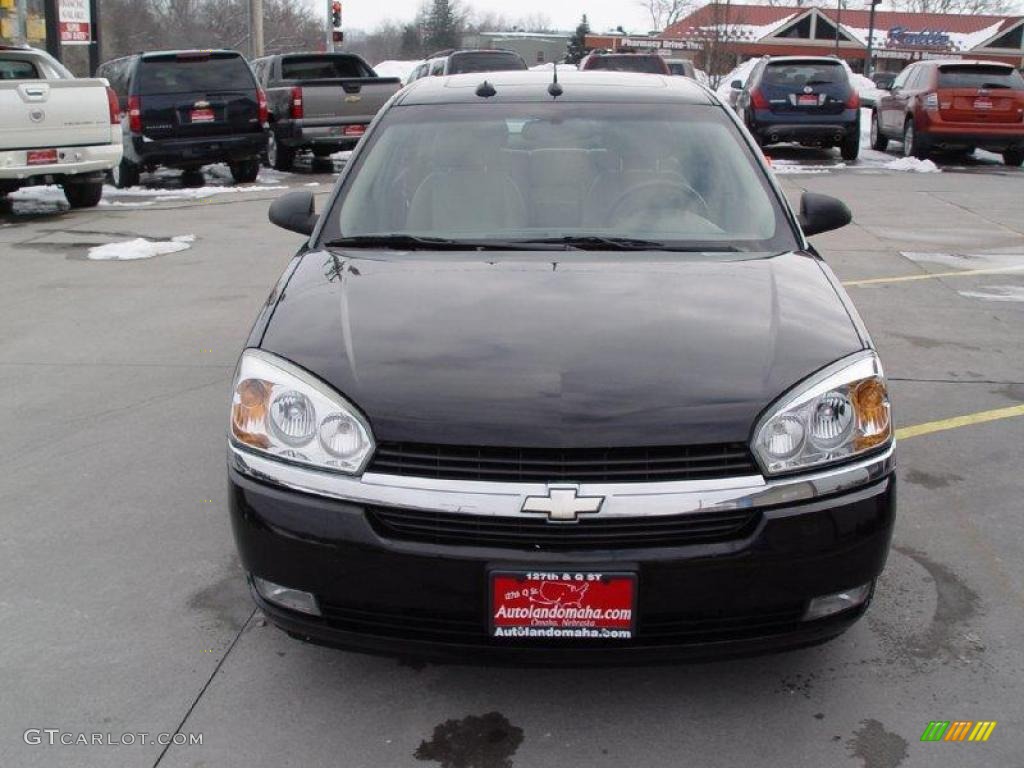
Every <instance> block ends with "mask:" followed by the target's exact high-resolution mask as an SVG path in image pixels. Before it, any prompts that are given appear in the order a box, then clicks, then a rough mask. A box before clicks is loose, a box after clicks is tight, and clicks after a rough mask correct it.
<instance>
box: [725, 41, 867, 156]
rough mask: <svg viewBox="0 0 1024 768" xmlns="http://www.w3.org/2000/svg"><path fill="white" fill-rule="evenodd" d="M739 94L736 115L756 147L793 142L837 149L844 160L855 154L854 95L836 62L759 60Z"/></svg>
mask: <svg viewBox="0 0 1024 768" xmlns="http://www.w3.org/2000/svg"><path fill="white" fill-rule="evenodd" d="M732 87H733V88H734V89H736V90H738V91H740V92H741V93H740V95H739V98H738V99H737V100H736V111H737V112H739V114H740V117H741V118H742V119H743V122H744V123H746V125H747V128H748V129H749V130H750V132H751V133H752V134H753V136H754V138H755V139H756V140H757V142H758V144H760V145H761V146H765V145H768V144H778V143H780V142H785V141H794V142H798V143H800V144H803V145H804V146H809V147H839V150H840V152H841V153H842V156H843V159H844V160H856V159H857V155H858V154H860V96H858V95H857V90H856V89H855V88H854V87H853V85H852V84H851V83H850V78H849V77H848V76H847V74H846V68H845V67H844V66H843V64H842V62H841V61H839V60H838V59H833V58H828V57H818V56H799V57H796V56H794V57H789V56H786V57H778V58H771V59H764V60H763V61H761V62H760V63H758V64H757V66H755V67H754V70H753V72H751V74H750V77H749V78H748V80H747V83H746V85H744V84H743V83H741V82H740V81H738V80H737V81H734V82H733V83H732Z"/></svg>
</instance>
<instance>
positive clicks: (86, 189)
mask: <svg viewBox="0 0 1024 768" xmlns="http://www.w3.org/2000/svg"><path fill="white" fill-rule="evenodd" d="M64 197H65V198H67V201H68V205H70V206H71V207H72V208H95V207H96V206H97V205H99V204H100V200H101V199H102V198H103V182H102V181H89V182H84V183H83V182H79V183H77V184H65V185H64Z"/></svg>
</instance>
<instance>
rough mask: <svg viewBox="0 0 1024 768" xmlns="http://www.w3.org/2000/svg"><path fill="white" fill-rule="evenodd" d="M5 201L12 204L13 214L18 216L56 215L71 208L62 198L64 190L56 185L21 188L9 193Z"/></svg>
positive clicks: (64, 198)
mask: <svg viewBox="0 0 1024 768" xmlns="http://www.w3.org/2000/svg"><path fill="white" fill-rule="evenodd" d="M7 199H8V200H10V201H11V202H12V203H14V210H15V212H16V213H20V214H37V213H56V212H58V211H63V210H66V209H68V208H70V207H71V206H69V205H68V200H67V198H66V197H64V190H63V189H61V188H60V187H58V186H57V185H56V184H46V185H43V186H40V187H23V188H21V189H18V190H15V191H14V192H11V194H9V195H8V196H7Z"/></svg>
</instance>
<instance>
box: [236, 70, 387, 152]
mask: <svg viewBox="0 0 1024 768" xmlns="http://www.w3.org/2000/svg"><path fill="white" fill-rule="evenodd" d="M252 66H253V70H254V71H255V72H256V78H257V80H258V81H259V84H260V86H261V87H262V88H263V90H264V91H266V94H267V105H268V107H269V111H270V129H271V132H270V142H269V145H268V147H267V159H268V161H269V163H270V165H271V166H272V167H274V168H276V169H277V170H279V171H287V170H290V169H291V167H292V163H293V162H294V161H295V155H296V154H297V153H298V152H300V151H302V150H312V151H313V154H314V155H315V156H317V157H327V156H328V155H330V154H332V153H334V152H339V151H342V150H346V149H352V148H353V147H354V146H355V145H356V143H357V142H358V141H359V139H360V138H362V135H363V133H364V132H365V131H366V126H367V125H368V124H369V123H370V121H371V120H373V118H374V117H375V116H376V114H377V111H378V110H379V109H380V108H381V107H382V106H384V104H385V103H386V102H387V100H388V99H390V98H391V97H392V96H393V95H394V94H395V93H397V92H398V90H399V89H400V88H401V87H402V81H401V80H399V79H398V78H397V77H377V74H376V73H375V72H374V71H373V69H372V68H371V67H370V66H369V65H368V64H367V63H366V62H365V61H363V59H361V58H360V57H359V56H355V55H354V54H350V53H292V54H284V55H278V56H267V57H265V58H261V59H256V60H255V61H254V62H253V63H252Z"/></svg>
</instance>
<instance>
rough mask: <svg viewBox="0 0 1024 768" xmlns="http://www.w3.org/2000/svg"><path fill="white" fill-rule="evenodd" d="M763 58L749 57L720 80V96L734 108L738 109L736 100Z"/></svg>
mask: <svg viewBox="0 0 1024 768" xmlns="http://www.w3.org/2000/svg"><path fill="white" fill-rule="evenodd" d="M760 61H761V59H747V60H746V61H744V62H743V63H742V64H740V65H739V66H738V67H736V68H735V69H734V70H732V71H731V72H729V73H728V74H727V75H725V76H724V77H722V78H721V79H720V80H719V85H718V89H717V93H718V98H720V99H721V100H722V101H724V102H725V103H726V104H728V105H729V106H730V107H732V108H733V109H736V100H737V99H739V97H740V94H741V93H743V89H744V88H745V87H746V85H747V83H748V82H749V80H750V76H751V75H752V74H753V73H754V67H756V66H757V65H758V63H759V62H760Z"/></svg>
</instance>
